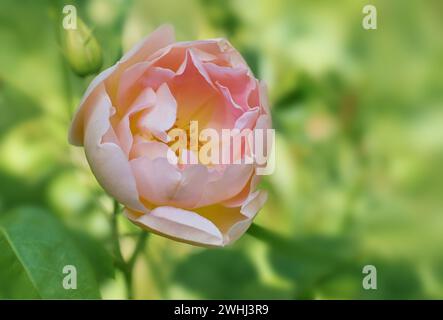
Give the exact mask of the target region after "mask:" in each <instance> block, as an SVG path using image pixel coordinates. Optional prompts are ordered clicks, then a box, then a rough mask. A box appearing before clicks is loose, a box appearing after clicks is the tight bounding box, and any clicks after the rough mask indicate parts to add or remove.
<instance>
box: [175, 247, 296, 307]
mask: <svg viewBox="0 0 443 320" xmlns="http://www.w3.org/2000/svg"><path fill="white" fill-rule="evenodd" d="M174 280H175V282H176V283H178V284H180V285H182V286H183V287H185V288H187V289H190V290H191V291H193V292H195V293H197V294H200V295H202V297H203V298H208V299H266V298H268V299H269V298H270V297H272V298H274V299H279V298H280V299H282V298H288V293H287V292H285V291H283V290H280V289H277V288H273V287H270V286H267V285H265V284H263V283H261V282H260V279H259V276H258V272H257V270H256V267H255V265H254V264H253V263H252V261H251V260H250V258H249V257H248V256H246V255H245V254H244V253H242V252H241V251H238V250H226V249H221V250H216V249H214V250H206V251H202V252H200V253H197V254H194V255H192V256H190V257H188V258H187V259H186V260H184V261H183V262H182V263H181V264H179V265H178V267H177V269H176V270H175V274H174Z"/></svg>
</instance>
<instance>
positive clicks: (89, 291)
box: [0, 207, 100, 299]
mask: <svg viewBox="0 0 443 320" xmlns="http://www.w3.org/2000/svg"><path fill="white" fill-rule="evenodd" d="M0 252H2V254H1V255H0V270H2V272H1V273H0V277H1V278H0V279H1V280H0V283H1V284H2V285H1V286H0V296H1V297H2V298H8V299H13V298H44V299H56V298H58V299H78V298H84V299H96V298H99V297H100V293H99V290H98V286H97V282H96V279H95V276H94V271H93V269H92V267H91V265H90V264H89V262H88V260H87V259H86V258H85V257H84V255H83V253H82V250H81V249H80V248H79V247H78V246H77V245H76V244H75V242H74V241H73V240H72V239H71V237H70V236H69V235H68V232H67V231H66V230H65V228H64V227H63V226H62V225H61V224H60V223H59V222H58V221H57V220H56V219H55V218H54V217H52V216H51V215H49V214H48V213H46V212H44V211H43V210H40V209H34V208H31V207H28V208H21V209H16V210H13V211H11V212H9V213H7V214H3V215H2V216H1V218H0ZM67 265H73V266H75V267H76V269H77V289H75V290H66V289H65V288H64V287H63V278H64V276H65V274H63V268H64V267H65V266H67Z"/></svg>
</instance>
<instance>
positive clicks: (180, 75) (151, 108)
mask: <svg viewBox="0 0 443 320" xmlns="http://www.w3.org/2000/svg"><path fill="white" fill-rule="evenodd" d="M191 121H197V122H198V126H199V129H207V128H210V129H214V130H215V132H221V130H222V129H233V128H236V129H240V130H243V129H251V130H256V129H258V128H259V129H265V130H266V129H269V128H270V125H271V119H270V113H269V109H268V101H267V96H266V88H265V86H264V85H263V84H262V83H261V82H259V81H258V80H257V79H255V78H254V76H253V74H252V72H251V71H250V69H249V67H248V66H247V64H246V62H245V61H244V60H243V58H242V57H241V55H240V54H239V53H238V52H237V51H236V50H235V49H234V48H233V47H232V46H231V45H230V43H229V42H228V41H226V40H225V39H214V40H202V41H190V42H175V40H174V31H173V29H172V27H170V26H162V27H160V28H158V29H157V30H156V31H154V32H153V33H152V34H151V35H149V36H148V37H147V38H145V39H144V40H143V41H141V42H140V43H139V44H138V45H136V46H135V47H134V48H133V49H132V50H130V51H129V52H128V53H126V54H125V55H124V56H123V58H122V59H121V60H120V61H119V62H118V63H117V64H116V65H114V66H112V67H110V68H109V69H107V70H105V71H103V72H102V73H100V74H99V75H98V76H97V77H96V78H95V79H94V80H93V81H92V83H91V84H90V85H89V87H88V89H87V90H86V93H85V95H84V97H83V99H82V101H81V103H80V107H79V109H78V111H77V113H76V114H75V116H74V120H73V122H72V126H71V128H70V133H69V141H70V143H72V144H74V145H78V146H84V148H85V153H86V157H87V159H88V162H89V165H90V166H91V169H92V171H93V172H94V175H95V176H96V178H97V180H98V182H99V183H100V184H101V186H102V187H103V188H104V189H105V190H106V191H107V192H108V193H109V194H110V195H111V196H112V197H114V198H115V199H117V201H119V202H120V203H122V204H123V205H124V206H125V214H126V216H127V217H128V218H129V219H130V220H131V221H132V222H134V223H135V224H137V225H139V226H140V227H142V228H146V229H148V230H150V231H152V232H155V233H158V234H161V235H164V236H166V237H169V238H173V239H175V240H178V241H183V242H188V243H192V244H197V245H204V246H225V245H227V244H230V243H232V242H233V241H235V240H236V239H238V238H239V237H240V236H241V235H242V234H243V233H244V232H245V231H246V230H247V228H248V227H249V226H250V224H251V223H252V220H253V218H254V217H255V215H256V214H257V212H258V211H259V210H260V209H261V207H262V206H263V205H264V203H265V201H266V193H265V192H264V191H260V190H258V191H257V190H256V186H257V183H258V175H257V169H258V167H259V166H258V165H257V164H256V163H255V162H253V163H251V162H247V161H243V162H241V163H240V164H234V163H232V164H226V163H214V162H206V163H202V161H199V156H198V155H196V154H195V152H194V151H195V150H194V149H192V148H190V147H189V148H181V147H182V146H179V148H178V151H179V152H177V150H173V148H172V145H173V144H174V143H175V142H176V141H175V140H173V139H172V137H171V135H170V132H171V130H173V129H184V130H188V131H189V124H190V122H191ZM184 132H186V131H184ZM220 143H221V141H220ZM191 144H192V143H191ZM242 147H243V149H242V150H241V152H239V153H238V152H237V153H235V151H234V155H233V156H232V157H233V158H235V159H237V160H239V159H240V160H244V159H245V158H246V157H247V156H251V150H250V145H248V144H247V142H244V143H242ZM223 150H224V149H223ZM224 152H225V150H224V151H222V153H224ZM186 159H188V160H189V159H191V161H185V160H186ZM192 159H193V160H194V161H193V162H192ZM196 159H197V160H196ZM230 159H232V158H230Z"/></svg>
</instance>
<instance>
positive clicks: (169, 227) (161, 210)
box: [125, 191, 266, 247]
mask: <svg viewBox="0 0 443 320" xmlns="http://www.w3.org/2000/svg"><path fill="white" fill-rule="evenodd" d="M265 201H266V193H264V192H263V191H257V192H255V193H253V194H251V196H250V197H249V198H248V200H247V201H246V202H245V204H244V205H243V206H242V207H241V208H226V207H222V206H220V205H215V206H209V207H205V208H201V209H198V210H195V211H188V210H183V209H179V208H175V207H158V208H156V209H154V210H152V211H151V212H150V213H144V214H143V213H138V212H135V211H133V210H130V209H126V210H125V214H126V216H127V217H128V218H129V219H130V220H131V221H132V222H134V223H135V224H137V225H139V226H141V227H144V228H147V229H148V230H150V231H152V232H155V233H158V234H160V235H163V236H166V237H168V238H172V239H174V240H178V241H182V242H186V243H190V244H194V245H199V246H210V247H211V246H215V247H224V246H227V245H229V244H231V243H233V242H234V241H236V240H237V239H238V238H240V237H241V236H242V235H243V234H244V233H245V232H246V230H247V229H248V228H249V226H250V225H251V223H252V221H253V219H254V217H255V215H256V214H257V212H258V210H260V208H261V207H262V206H263V204H264V202H265Z"/></svg>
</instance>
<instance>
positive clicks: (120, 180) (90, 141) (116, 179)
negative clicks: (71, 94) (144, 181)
mask: <svg viewBox="0 0 443 320" xmlns="http://www.w3.org/2000/svg"><path fill="white" fill-rule="evenodd" d="M98 89H99V90H98V91H97V94H96V95H95V99H94V100H91V101H90V103H93V104H94V108H90V109H88V111H89V112H88V114H87V115H86V119H87V121H86V125H85V126H86V127H85V153H86V157H87V159H88V162H89V165H90V166H91V169H92V171H93V172H94V175H95V177H96V178H97V180H98V182H99V183H100V185H101V186H102V187H103V188H104V189H105V190H106V191H107V192H108V193H109V194H110V195H111V196H112V197H114V198H115V199H117V200H118V201H119V202H120V203H123V204H124V205H125V206H127V207H129V208H132V209H134V210H137V211H142V212H143V211H145V210H146V209H145V207H144V206H143V205H142V204H141V203H140V201H139V197H138V191H137V187H136V183H135V179H134V176H133V175H132V171H131V167H130V166H129V163H128V160H127V158H126V155H125V153H124V152H123V150H122V149H121V148H120V147H119V146H118V145H116V144H114V143H109V142H108V143H102V138H103V135H104V134H105V133H106V132H107V131H108V129H109V126H110V123H109V115H110V112H111V108H112V106H111V101H110V100H109V97H108V96H107V94H106V92H105V90H104V87H103V85H101V86H100V87H99V88H98Z"/></svg>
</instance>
